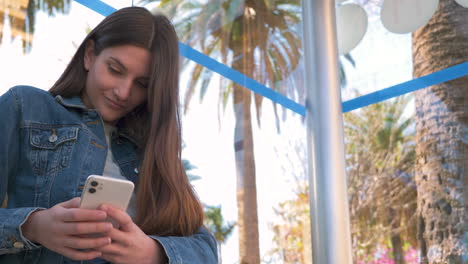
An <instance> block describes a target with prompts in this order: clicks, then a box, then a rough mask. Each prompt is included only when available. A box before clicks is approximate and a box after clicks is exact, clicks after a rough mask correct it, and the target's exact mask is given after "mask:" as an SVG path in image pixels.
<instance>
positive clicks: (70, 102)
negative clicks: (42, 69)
mask: <svg viewBox="0 0 468 264" xmlns="http://www.w3.org/2000/svg"><path fill="white" fill-rule="evenodd" d="M55 100H56V101H57V102H58V103H59V104H61V105H63V106H65V107H67V108H77V109H81V110H84V111H89V109H88V108H87V107H86V106H85V104H84V102H83V100H81V97H80V96H73V97H65V98H64V97H62V96H61V95H57V96H56V97H55ZM116 132H117V134H118V135H119V136H121V137H124V138H126V139H128V140H130V141H131V142H132V143H133V144H135V145H136V146H139V144H138V143H137V141H136V140H135V139H134V138H133V137H131V136H130V135H129V134H128V133H126V131H125V129H122V128H120V127H119V126H117V131H116Z"/></svg>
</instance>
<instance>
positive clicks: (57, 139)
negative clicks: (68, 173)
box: [30, 127, 79, 174]
mask: <svg viewBox="0 0 468 264" xmlns="http://www.w3.org/2000/svg"><path fill="white" fill-rule="evenodd" d="M78 130H79V128H78V127H50V128H31V130H30V144H31V156H30V157H31V165H32V169H33V170H34V171H35V172H37V173H39V174H43V173H48V172H53V171H57V170H61V169H63V168H66V167H68V164H69V163H70V158H71V155H72V151H73V146H74V144H75V142H76V140H77V138H78Z"/></svg>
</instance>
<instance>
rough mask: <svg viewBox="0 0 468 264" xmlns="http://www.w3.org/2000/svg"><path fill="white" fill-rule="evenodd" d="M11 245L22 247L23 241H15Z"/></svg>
mask: <svg viewBox="0 0 468 264" xmlns="http://www.w3.org/2000/svg"><path fill="white" fill-rule="evenodd" d="M13 247H15V248H24V243H23V242H15V243H13Z"/></svg>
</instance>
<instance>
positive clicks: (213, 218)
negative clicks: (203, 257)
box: [204, 205, 236, 264]
mask: <svg viewBox="0 0 468 264" xmlns="http://www.w3.org/2000/svg"><path fill="white" fill-rule="evenodd" d="M204 224H205V226H206V227H208V229H209V230H210V231H211V232H212V233H213V235H214V237H215V238H216V241H218V259H219V263H220V264H221V263H222V257H221V246H222V244H224V243H225V242H226V240H227V239H228V238H229V236H230V235H231V234H232V231H233V230H234V227H235V226H236V223H235V222H225V221H224V218H223V215H222V214H221V205H219V206H207V205H205V220H204Z"/></svg>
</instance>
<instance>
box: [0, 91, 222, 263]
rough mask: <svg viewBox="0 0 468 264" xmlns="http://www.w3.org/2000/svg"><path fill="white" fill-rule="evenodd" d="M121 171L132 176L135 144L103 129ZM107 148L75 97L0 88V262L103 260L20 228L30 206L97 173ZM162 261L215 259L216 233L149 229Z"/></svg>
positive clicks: (91, 113) (92, 116)
mask: <svg viewBox="0 0 468 264" xmlns="http://www.w3.org/2000/svg"><path fill="white" fill-rule="evenodd" d="M111 150H112V154H113V156H114V158H115V161H116V163H117V164H118V165H119V167H120V170H121V172H122V175H124V176H126V177H127V178H128V179H129V180H131V181H133V182H135V183H136V180H137V177H138V169H137V168H138V164H139V161H140V160H139V158H138V154H137V150H138V148H137V146H136V144H135V142H134V141H133V140H132V138H131V137H129V136H128V135H126V134H125V133H122V132H115V133H113V134H112V136H111ZM106 155H107V144H106V140H105V135H104V128H103V121H102V119H101V116H100V115H99V113H98V112H96V110H90V109H87V108H86V107H85V106H84V104H83V102H82V101H81V99H80V98H79V97H72V98H62V97H61V96H56V97H55V98H54V97H53V96H52V95H51V94H50V93H48V92H46V91H43V90H40V89H37V88H33V87H28V86H16V87H13V88H12V89H10V90H9V91H7V92H6V93H5V94H4V95H2V96H0V203H1V201H3V200H4V199H5V194H8V203H7V207H6V208H2V209H0V263H9V264H19V263H25V264H36V263H37V264H42V263H43V264H60V263H106V261H104V260H102V259H94V260H92V261H83V262H81V261H73V260H71V259H68V258H66V257H64V256H62V255H60V254H57V253H55V252H53V251H51V250H48V249H47V248H45V247H42V246H40V245H37V244H34V243H32V242H31V241H29V240H28V239H26V238H25V237H24V236H23V234H22V233H21V226H22V224H23V223H24V222H25V221H26V219H27V218H28V217H29V215H30V214H31V213H33V212H34V211H36V210H39V209H44V208H50V207H52V206H54V205H55V204H58V203H61V202H63V201H66V200H69V199H72V198H74V197H79V196H81V192H82V190H83V186H84V184H85V180H86V178H87V176H88V175H90V174H98V175H100V174H102V172H103V170H104V165H105V161H106ZM150 237H152V238H153V239H156V240H157V241H158V242H159V243H160V244H161V245H162V246H163V248H164V250H165V252H166V255H167V256H168V259H169V263H204V264H205V263H217V249H216V241H215V240H214V238H213V236H212V235H211V234H209V233H208V231H207V230H206V229H204V228H201V229H200V230H199V232H197V233H195V234H194V235H192V236H189V237H163V236H150Z"/></svg>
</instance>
